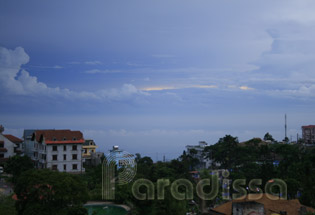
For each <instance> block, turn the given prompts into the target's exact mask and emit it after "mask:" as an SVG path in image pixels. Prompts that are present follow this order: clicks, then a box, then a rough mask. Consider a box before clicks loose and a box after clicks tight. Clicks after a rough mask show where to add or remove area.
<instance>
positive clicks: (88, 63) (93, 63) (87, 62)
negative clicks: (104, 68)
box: [84, 60, 102, 65]
mask: <svg viewBox="0 0 315 215" xmlns="http://www.w3.org/2000/svg"><path fill="white" fill-rule="evenodd" d="M84 63H85V64H87V65H101V64H102V62H101V61H97V60H95V61H85V62H84Z"/></svg>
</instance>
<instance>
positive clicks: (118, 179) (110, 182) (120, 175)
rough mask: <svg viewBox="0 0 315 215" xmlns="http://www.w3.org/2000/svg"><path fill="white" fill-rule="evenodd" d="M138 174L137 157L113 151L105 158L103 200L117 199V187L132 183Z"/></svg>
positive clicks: (115, 149)
mask: <svg viewBox="0 0 315 215" xmlns="http://www.w3.org/2000/svg"><path fill="white" fill-rule="evenodd" d="M136 173H137V164H136V162H135V156H134V155H133V154H130V153H129V152H126V151H122V150H119V148H118V146H114V147H113V150H110V153H109V154H108V155H107V156H106V157H105V159H104V162H103V165H102V198H103V199H104V200H105V199H106V200H114V199H115V185H116V184H118V185H124V184H127V183H129V182H131V181H132V179H133V178H134V177H135V175H136Z"/></svg>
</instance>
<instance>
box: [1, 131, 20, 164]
mask: <svg viewBox="0 0 315 215" xmlns="http://www.w3.org/2000/svg"><path fill="white" fill-rule="evenodd" d="M3 131H4V128H3V126H1V125H0V163H1V162H5V161H6V160H8V159H9V158H10V157H12V156H14V155H17V154H21V153H22V145H21V144H22V142H23V140H21V139H20V138H17V137H15V136H13V135H11V134H3V133H2V132H3Z"/></svg>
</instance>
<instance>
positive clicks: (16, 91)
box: [0, 47, 149, 100]
mask: <svg viewBox="0 0 315 215" xmlns="http://www.w3.org/2000/svg"><path fill="white" fill-rule="evenodd" d="M29 59H30V58H29V56H28V55H27V54H26V53H25V51H24V49H23V48H21V47H18V48H16V49H15V50H9V49H6V48H4V47H0V74H1V75H0V83H1V85H0V87H1V88H2V90H3V91H4V92H5V93H8V94H13V95H30V96H34V95H45V96H58V97H64V98H67V99H73V98H80V99H97V100H120V99H126V98H130V97H132V96H134V95H149V94H148V93H146V92H142V91H141V90H138V89H137V88H136V87H135V86H133V85H131V84H124V85H123V86H122V87H121V88H120V89H103V90H99V91H96V92H85V91H83V92H76V91H72V90H69V89H66V88H64V89H61V88H59V87H55V88H52V87H48V86H47V85H46V84H45V83H43V82H40V81H38V79H37V77H35V76H31V75H30V74H29V73H28V72H27V71H26V70H24V69H21V66H22V65H23V64H27V63H28V62H29Z"/></svg>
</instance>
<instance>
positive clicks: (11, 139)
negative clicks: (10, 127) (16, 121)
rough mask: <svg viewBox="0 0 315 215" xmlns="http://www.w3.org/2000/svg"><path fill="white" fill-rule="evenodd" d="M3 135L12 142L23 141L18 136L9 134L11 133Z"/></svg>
mask: <svg viewBox="0 0 315 215" xmlns="http://www.w3.org/2000/svg"><path fill="white" fill-rule="evenodd" d="M3 136H5V137H6V138H7V139H8V140H10V141H11V142H12V143H22V142H23V140H21V139H20V138H17V137H16V136H13V135H11V134H4V135H3Z"/></svg>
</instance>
